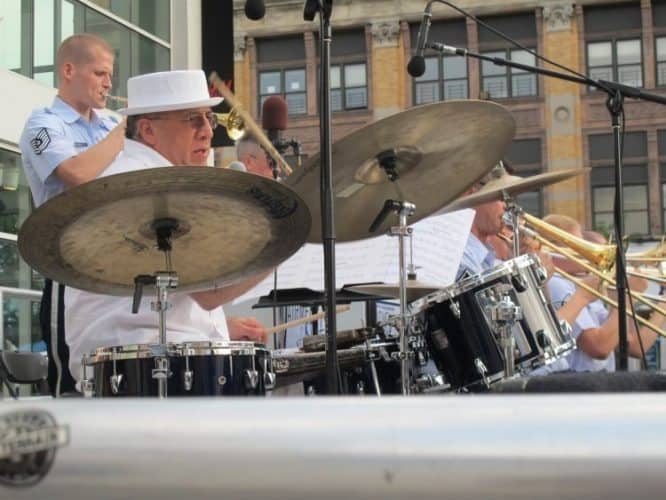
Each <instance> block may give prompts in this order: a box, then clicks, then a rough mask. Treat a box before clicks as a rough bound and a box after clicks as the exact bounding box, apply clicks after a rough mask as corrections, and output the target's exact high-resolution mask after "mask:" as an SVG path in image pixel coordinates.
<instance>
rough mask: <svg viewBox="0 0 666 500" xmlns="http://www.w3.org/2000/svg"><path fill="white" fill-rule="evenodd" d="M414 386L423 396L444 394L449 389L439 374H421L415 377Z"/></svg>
mask: <svg viewBox="0 0 666 500" xmlns="http://www.w3.org/2000/svg"><path fill="white" fill-rule="evenodd" d="M415 385H416V388H417V390H418V392H420V393H423V394H428V393H433V392H444V391H448V390H449V389H451V386H450V385H449V384H447V383H446V381H445V380H444V377H443V376H442V374H441V373H437V374H432V373H423V374H421V375H419V376H418V377H416V380H415Z"/></svg>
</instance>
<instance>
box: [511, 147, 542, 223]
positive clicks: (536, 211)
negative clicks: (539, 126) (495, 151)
mask: <svg viewBox="0 0 666 500" xmlns="http://www.w3.org/2000/svg"><path fill="white" fill-rule="evenodd" d="M507 170H508V171H509V173H511V174H513V175H518V176H520V177H531V176H533V175H537V174H540V173H542V172H543V161H542V155H541V139H518V140H514V141H513V143H512V144H511V147H510V149H509V152H508V153H507ZM515 200H516V203H517V204H518V205H519V206H520V207H521V208H523V210H525V211H526V212H527V213H528V214H530V215H534V216H535V217H543V215H544V202H543V201H544V199H543V190H542V189H538V190H535V191H530V192H527V193H521V194H519V195H517V196H516V197H515Z"/></svg>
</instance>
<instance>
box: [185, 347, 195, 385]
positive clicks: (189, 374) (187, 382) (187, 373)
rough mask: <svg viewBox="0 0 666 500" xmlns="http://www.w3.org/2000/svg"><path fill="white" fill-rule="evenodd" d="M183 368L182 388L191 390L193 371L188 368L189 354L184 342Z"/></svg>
mask: <svg viewBox="0 0 666 500" xmlns="http://www.w3.org/2000/svg"><path fill="white" fill-rule="evenodd" d="M184 347H185V370H184V371H183V388H184V389H185V391H187V392H189V391H191V390H192V380H193V378H194V372H193V371H192V370H190V355H189V352H187V350H188V347H189V346H188V345H187V344H185V346H184Z"/></svg>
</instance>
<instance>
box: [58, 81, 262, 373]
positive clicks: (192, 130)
mask: <svg viewBox="0 0 666 500" xmlns="http://www.w3.org/2000/svg"><path fill="white" fill-rule="evenodd" d="M221 100H222V99H221V98H211V97H210V96H209V94H208V86H207V84H206V78H205V75H204V73H203V71H199V70H187V71H169V72H160V73H151V74H146V75H141V76H136V77H133V78H130V79H129V81H128V107H127V108H125V109H122V110H120V111H119V112H120V113H122V114H124V115H126V116H127V117H128V119H127V134H128V136H129V137H130V138H129V139H127V140H126V141H125V147H124V148H123V151H122V152H121V154H120V155H119V156H118V158H117V159H116V161H114V162H113V163H112V164H111V165H110V166H109V168H108V169H107V170H106V171H105V172H104V174H103V175H107V174H112V173H120V172H127V171H135V170H141V169H146V168H152V167H162V166H169V165H199V166H205V165H206V164H207V161H208V157H209V154H210V152H211V140H212V137H213V129H214V128H215V127H216V126H217V118H216V115H215V114H214V113H213V112H212V111H211V107H212V106H216V105H217V104H219V103H220V102H221ZM263 278H264V276H257V277H254V278H251V279H249V280H247V281H245V282H242V283H240V284H238V285H234V286H231V287H226V288H223V289H219V290H216V291H204V292H197V293H178V292H175V293H173V294H170V296H169V302H170V303H171V304H172V308H171V309H169V313H168V322H167V340H168V341H169V342H182V341H224V340H228V339H229V338H231V339H234V340H241V339H243V340H254V341H264V340H265V329H264V328H263V326H262V325H261V324H260V323H259V322H258V321H256V320H255V319H253V318H236V319H234V320H231V321H230V322H227V321H226V318H225V314H224V311H223V310H222V307H221V306H222V304H224V303H226V302H229V301H230V300H231V299H233V298H235V297H236V296H238V295H240V294H242V293H244V292H245V291H247V290H249V289H250V288H252V287H253V286H254V285H256V283H258V282H259V281H260V280H261V279H263ZM65 304H66V308H65V326H66V328H65V332H66V339H67V343H68V344H69V348H70V350H71V356H70V363H69V365H70V369H71V372H72V374H73V375H74V377H75V378H80V376H81V365H80V362H81V357H82V356H83V355H84V354H89V353H91V352H93V351H94V350H95V349H96V348H99V347H105V346H119V345H128V344H145V343H155V342H157V340H158V333H157V332H158V315H157V314H156V313H155V312H154V311H151V309H150V304H149V301H147V300H144V301H142V304H141V308H140V310H139V312H138V314H131V312H130V311H131V305H132V298H131V297H113V296H107V295H98V294H93V293H88V292H84V291H80V290H75V289H70V288H68V289H67V290H66V294H65Z"/></svg>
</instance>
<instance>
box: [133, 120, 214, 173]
mask: <svg viewBox="0 0 666 500" xmlns="http://www.w3.org/2000/svg"><path fill="white" fill-rule="evenodd" d="M210 113H211V109H210V108H197V109H186V110H181V111H169V112H166V113H159V114H156V115H155V116H154V117H153V118H148V120H149V121H150V122H151V128H152V131H151V134H149V135H145V134H144V136H143V139H144V141H145V142H147V143H148V145H149V146H151V147H152V148H153V149H155V150H156V151H157V152H158V153H160V154H161V155H162V156H164V157H165V158H166V159H167V160H169V161H170V162H171V163H173V164H174V165H199V166H205V165H206V164H207V161H208V155H209V153H210V148H211V140H212V139H213V128H212V126H211V124H210V122H209V118H210Z"/></svg>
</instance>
